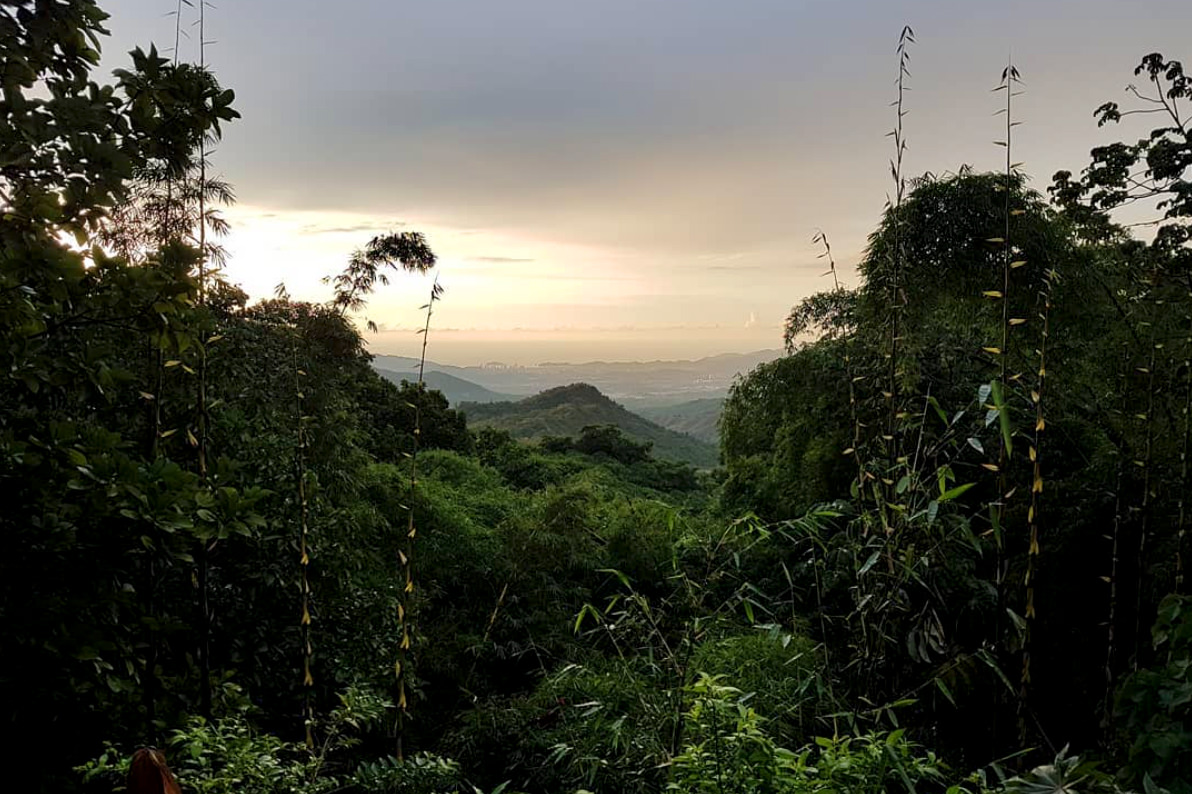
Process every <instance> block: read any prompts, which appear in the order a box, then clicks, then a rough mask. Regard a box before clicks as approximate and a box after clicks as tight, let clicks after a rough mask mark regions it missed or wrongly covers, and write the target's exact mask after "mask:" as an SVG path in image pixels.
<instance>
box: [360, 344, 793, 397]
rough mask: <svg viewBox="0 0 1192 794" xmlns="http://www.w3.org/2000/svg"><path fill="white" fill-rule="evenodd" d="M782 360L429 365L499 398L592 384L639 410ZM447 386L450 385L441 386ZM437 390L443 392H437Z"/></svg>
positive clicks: (719, 389) (716, 389) (714, 392)
mask: <svg viewBox="0 0 1192 794" xmlns="http://www.w3.org/2000/svg"><path fill="white" fill-rule="evenodd" d="M780 355H781V351H778V350H758V351H755V352H753V353H726V354H723V355H718V356H709V357H707V358H701V359H698V360H696V361H631V362H607V361H590V362H587V363H585V364H560V363H547V364H539V365H537V366H533V367H524V366H516V365H507V364H498V363H490V364H484V365H481V366H471V367H455V366H451V365H447V364H438V363H436V362H433V361H428V362H426V371H427V373H428V375H427V382H428V383H431V376H430V374H429V373H442V374H445V375H450V376H452V377H454V378H458V379H460V380H462V381H465V382H467V383H468V384H471V385H473V386H477V387H480V388H483V389H485V390H487V391H489V392H492V393H495V394H499V395H513V396H515V397H516V396H529V395H531V394H537V393H538V392H541V391H544V390H546V389H551V388H554V387H556V386H565V385H567V384H571V383H588V384H591V385H592V386H595V387H596V388H597V389H599V390H600V391H601V392H602V393H603V394H607V395H608V396H609V397H611V398H613V399H614V400H632V401H633V403H634V405H635V407H640V406H647V405H648V406H650V407H663V406H673V405H676V404H678V403H683V402H688V401H690V400H696V399H703V398H720V397H724V396H725V394H727V393H728V389H729V387H730V386H731V385H732V383H733V380H734V379H735V378H736V377H737V376H738V375H742V374H745V373H748V372H749V371H750V370H752V369H753V368H754V367H756V366H757V365H758V364H761V363H764V362H766V361H772V360H773V359H775V358H778V357H779V356H780ZM373 365H374V366H375V367H376V368H377V369H380V370H388V371H389V372H392V373H398V374H400V373H411V372H417V371H418V361H417V359H413V358H406V357H403V356H376V357H375V359H374V361H373ZM440 382H442V383H448V382H447V381H440ZM432 386H433V387H434V388H439V387H438V386H434V385H433V384H432ZM457 386H458V387H459V388H461V389H462V388H463V387H462V385H460V384H451V385H450V386H449V387H448V388H443V389H441V391H442V392H443V393H444V394H445V395H447V399H448V400H451V401H452V403H455V402H457V401H458V402H464V401H468V402H486V401H490V400H486V399H484V398H477V399H474V400H473V399H468V398H463V397H460V398H457V399H453V398H452V392H453V391H455V389H456V387H457Z"/></svg>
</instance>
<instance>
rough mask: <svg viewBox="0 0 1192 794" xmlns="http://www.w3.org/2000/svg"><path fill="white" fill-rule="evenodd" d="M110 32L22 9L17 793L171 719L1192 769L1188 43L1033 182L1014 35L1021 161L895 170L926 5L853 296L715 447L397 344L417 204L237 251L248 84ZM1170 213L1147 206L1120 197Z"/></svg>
mask: <svg viewBox="0 0 1192 794" xmlns="http://www.w3.org/2000/svg"><path fill="white" fill-rule="evenodd" d="M104 18H105V16H104V14H103V12H102V11H101V10H100V9H99V8H98V7H97V6H96V4H95V3H94V2H92V1H91V0H57V2H43V1H42V0H20V1H19V2H14V3H7V4H5V5H4V6H3V7H2V8H0V53H2V68H0V84H2V85H0V87H2V89H3V96H2V99H0V116H2V117H3V123H2V124H0V204H2V210H3V211H2V216H0V372H2V373H3V375H2V377H0V493H3V495H4V499H5V510H4V511H3V512H2V513H0V536H2V537H3V538H4V540H5V544H6V553H5V554H3V555H0V704H2V705H0V709H2V710H3V717H4V724H5V725H6V726H8V728H9V730H7V731H6V732H5V734H6V738H5V740H4V744H3V746H4V751H5V754H6V756H7V757H9V758H11V759H19V761H20V766H21V768H24V769H34V770H37V775H38V776H39V779H38V780H37V781H36V783H37V785H36V786H35V787H34V790H43V791H71V790H83V789H85V790H112V788H113V786H118V785H120V784H121V781H122V780H123V778H124V776H125V775H126V774H127V773H128V770H129V759H130V757H131V754H132V751H133V750H134V749H135V748H137V747H139V746H145V745H152V746H155V747H158V748H160V749H161V750H162V751H163V752H164V753H165V755H166V757H167V758H168V760H169V762H170V764H171V766H172V767H173V769H174V772H175V774H176V775H177V777H178V780H179V783H180V784H181V786H182V788H183V790H184V791H192V790H193V791H206V792H232V791H235V792H299V791H302V792H319V791H326V792H330V791H358V792H456V791H466V792H476V791H491V792H500V791H504V792H507V793H510V792H514V791H523V792H543V794H547V793H555V792H580V791H592V792H613V791H615V792H663V791H674V792H715V793H716V794H727V792H767V793H773V794H779V793H782V794H785V793H788V792H789V793H796V792H797V793H799V794H802V793H803V792H825V793H827V792H843V791H847V792H875V794H876V792H887V791H906V792H916V791H924V792H928V791H948V792H955V794H963V793H964V792H971V793H972V794H977V793H978V792H995V791H996V792H1014V793H1016V794H1043V793H1044V792H1058V791H1080V792H1113V791H1121V790H1125V789H1129V790H1137V791H1145V792H1148V794H1150V793H1151V792H1161V791H1170V792H1186V791H1189V790H1192V789H1189V785H1188V782H1187V781H1188V780H1189V779H1190V778H1192V761H1190V760H1189V759H1190V757H1192V756H1190V755H1189V752H1188V750H1187V747H1188V745H1189V738H1190V737H1192V709H1190V706H1189V704H1190V703H1192V682H1190V681H1189V675H1188V671H1189V669H1190V665H1192V657H1190V653H1192V604H1190V603H1189V601H1188V594H1187V592H1186V589H1187V586H1186V571H1185V562H1186V555H1187V551H1188V550H1187V548H1186V534H1187V532H1186V530H1187V528H1188V524H1189V520H1190V517H1189V513H1188V496H1189V493H1190V490H1192V489H1190V483H1189V469H1188V453H1189V440H1190V429H1189V407H1190V404H1192V403H1190V401H1192V366H1190V364H1189V361H1190V360H1192V250H1190V249H1189V245H1188V243H1189V238H1188V218H1189V217H1192V189H1190V188H1189V182H1188V178H1189V173H1190V171H1189V166H1190V165H1192V149H1190V148H1189V142H1188V127H1187V122H1186V121H1185V110H1186V104H1187V100H1188V99H1189V96H1188V92H1189V85H1188V82H1187V78H1186V77H1185V75H1184V72H1183V68H1182V66H1181V65H1180V64H1179V63H1178V62H1176V61H1171V60H1167V59H1164V58H1163V57H1162V56H1159V55H1150V56H1147V57H1146V58H1145V59H1143V61H1142V63H1141V65H1140V67H1139V72H1138V75H1139V76H1140V77H1142V78H1143V79H1145V81H1146V83H1145V86H1144V87H1142V88H1139V89H1136V92H1135V96H1134V97H1133V99H1134V100H1135V101H1137V102H1141V103H1143V107H1145V108H1147V109H1150V110H1156V109H1157V110H1158V112H1159V113H1160V116H1159V118H1162V119H1164V120H1163V122H1162V125H1161V126H1160V127H1158V128H1156V129H1155V130H1154V131H1152V132H1150V133H1149V135H1148V136H1147V137H1144V138H1142V139H1141V140H1140V141H1139V142H1138V143H1136V144H1118V145H1114V146H1109V147H1104V148H1101V149H1098V150H1095V151H1094V152H1093V153H1092V157H1091V160H1090V165H1089V166H1088V167H1087V168H1086V169H1084V170H1083V171H1081V172H1080V174H1079V175H1073V173H1071V172H1061V173H1059V174H1057V175H1056V176H1055V179H1054V181H1053V184H1052V186H1051V188H1050V189H1049V194H1050V196H1049V197H1045V196H1044V195H1043V194H1040V193H1038V192H1035V191H1033V190H1032V189H1031V188H1030V186H1029V184H1028V183H1027V181H1026V178H1025V177H1024V176H1023V175H1022V174H1021V173H1020V171H1019V170H1018V168H1017V166H1016V164H1015V163H1014V162H1013V160H1012V148H1013V143H1012V136H1011V132H1012V130H1013V128H1014V121H1013V119H1014V116H1013V104H1012V97H1013V96H1015V95H1016V92H1017V91H1018V90H1020V88H1021V84H1020V80H1019V79H1018V74H1017V71H1016V70H1015V69H1014V67H1013V65H1007V67H1006V70H1005V72H1004V73H1003V76H1002V81H1001V83H1000V85H999V90H1001V91H1003V92H1004V94H1003V96H1004V99H1005V103H1006V105H1005V115H1006V119H1005V122H1006V136H1005V140H1004V141H1000V142H999V143H1000V144H1001V145H1002V146H1004V147H1005V149H1006V154H1007V160H1006V163H1007V164H1006V169H1005V171H1004V173H988V174H986V173H975V172H973V171H971V170H969V169H963V168H962V169H960V170H959V171H958V172H956V173H949V174H942V175H930V174H929V175H925V176H923V177H921V178H918V179H904V178H903V176H902V172H901V168H902V152H903V150H904V148H905V146H906V137H905V136H906V133H905V132H904V128H903V116H904V115H905V112H904V110H903V100H904V98H905V97H904V94H903V91H904V89H905V88H906V87H907V86H905V85H904V82H905V81H906V80H908V79H909V71H908V69H907V62H908V59H909V48H910V45H911V43H912V42H913V34H912V33H911V32H910V31H909V29H908V30H907V31H905V32H904V34H903V37H902V40H901V43H900V48H899V64H898V66H899V83H898V101H897V105H898V117H897V126H896V128H895V130H894V133H893V139H894V142H895V147H896V153H895V157H894V159H893V163H892V166H893V169H892V170H893V177H894V180H895V189H894V190H893V191H892V193H891V196H892V198H891V202H890V205H889V207H888V208H887V210H886V212H885V213H884V216H883V218H882V219H881V222H880V224H879V226H878V228H877V230H876V231H875V232H874V234H873V236H872V238H871V240H870V245H869V248H868V251H867V253H866V256H865V258H864V261H863V262H862V263H861V266H860V274H861V277H862V281H861V285H860V286H859V287H858V288H856V289H852V290H850V289H846V288H844V287H842V286H841V285H840V283H839V282H838V281H835V282H834V288H833V289H832V290H831V291H829V292H827V293H825V294H823V295H818V296H813V297H811V298H808V299H807V300H805V301H803V302H802V303H800V304H799V305H797V306H796V307H795V308H794V309H793V311H792V314H791V318H790V322H789V323H788V335H787V342H788V345H789V355H788V356H786V357H784V358H782V359H779V360H777V361H774V362H772V363H769V364H764V365H762V366H761V367H759V368H758V369H756V370H755V371H754V372H752V373H750V374H749V375H747V376H746V377H744V378H742V379H741V380H740V381H739V382H738V383H737V385H736V386H735V387H734V389H733V391H732V393H731V395H730V396H729V398H728V400H727V401H726V404H725V409H724V416H723V419H722V425H721V456H722V461H723V468H722V469H718V470H716V471H714V472H711V473H709V472H707V471H697V470H696V469H694V468H692V467H691V466H689V465H686V464H684V463H677V462H673V461H668V460H663V459H659V458H657V457H655V449H654V448H652V447H651V446H650V444H649V443H647V442H646V441H643V440H641V439H635V438H632V437H629V436H627V435H625V434H624V433H623V432H622V431H620V430H618V429H617V428H616V427H613V426H611V425H609V424H607V423H603V422H592V423H585V424H584V425H583V426H582V427H577V428H575V429H574V432H569V433H567V434H565V435H563V434H553V435H552V434H550V433H545V434H544V433H537V434H536V435H538V436H543V435H545V437H540V438H539V439H538V440H537V441H536V442H535V443H528V442H526V441H523V440H518V439H516V438H514V437H513V436H512V435H510V433H509V432H506V431H503V430H500V429H498V428H495V427H492V426H479V427H476V426H473V427H469V425H468V421H467V414H466V412H460V411H456V410H452V409H451V408H449V407H448V405H447V402H446V400H445V399H444V398H443V397H442V395H441V394H439V393H438V392H435V391H433V390H430V389H428V388H426V385H425V384H424V383H423V382H421V379H418V380H417V381H414V382H410V381H407V382H404V383H400V384H394V383H391V382H390V381H388V380H385V379H384V378H382V377H380V376H379V375H378V374H377V373H376V372H375V371H374V369H373V368H372V366H371V364H370V356H369V354H368V352H367V350H366V349H365V346H364V343H363V340H362V337H361V335H360V333H359V331H358V330H357V327H356V325H355V319H361V313H362V312H365V311H366V310H367V301H368V297H369V295H370V294H371V293H372V292H373V291H374V290H376V289H378V288H381V287H383V286H384V285H385V279H386V273H387V272H389V271H391V270H406V271H412V272H419V273H426V272H428V271H431V270H433V269H434V268H435V267H436V259H435V255H434V253H433V250H432V248H431V245H430V242H429V241H427V240H426V239H425V238H423V237H422V235H421V234H419V233H417V232H413V231H405V232H401V233H397V234H389V235H380V236H378V237H376V238H374V239H372V240H371V241H368V242H367V243H366V244H365V245H364V246H363V247H362V248H361V249H360V250H358V251H356V252H355V253H354V254H351V255H350V256H349V257H348V260H347V265H346V267H345V268H344V269H343V270H342V272H340V273H339V274H338V275H332V276H331V277H330V278H329V281H328V283H329V285H330V287H331V291H332V293H333V297H332V298H331V300H329V301H328V302H327V303H325V304H318V303H310V302H301V301H294V300H292V299H290V298H289V297H288V296H287V295H286V294H285V292H284V289H282V290H279V291H278V294H277V295H275V296H274V297H272V298H268V299H264V300H257V301H255V302H254V301H251V300H250V299H249V297H248V296H247V295H245V294H244V293H243V292H242V291H240V290H239V289H238V288H236V287H235V286H234V285H232V284H229V283H227V282H226V281H224V280H223V279H222V278H221V276H220V274H219V272H218V263H219V257H220V255H221V252H220V249H219V246H218V237H219V234H220V232H221V231H222V230H223V229H224V228H226V226H225V224H224V223H223V222H222V220H221V219H220V217H219V215H218V211H217V210H218V206H219V204H220V202H224V201H230V200H231V199H232V197H233V196H232V193H231V189H230V187H229V186H228V185H226V184H224V183H222V182H221V181H220V180H218V179H213V178H210V177H209V176H208V167H207V166H208V157H209V156H210V152H211V147H213V146H214V144H215V143H216V142H217V141H218V140H219V139H220V136H221V135H222V134H223V131H224V127H225V126H226V125H229V124H230V123H232V122H233V121H234V120H235V119H236V118H237V117H238V112H237V110H235V109H234V107H233V106H234V103H235V95H234V94H233V93H232V91H231V90H229V89H225V88H223V87H222V86H220V84H219V83H218V81H217V80H216V78H215V76H214V74H213V73H212V72H211V71H210V70H209V69H208V68H206V66H205V65H204V64H200V65H195V64H186V63H179V62H177V61H176V60H175V61H172V60H170V59H167V58H164V57H162V56H161V55H160V54H159V53H157V51H156V50H154V49H150V50H149V51H148V52H146V51H143V50H137V51H134V52H133V53H132V54H131V65H130V66H129V67H128V68H126V69H124V70H121V71H118V72H117V73H116V75H115V82H114V83H112V84H107V83H103V82H100V81H99V80H98V79H97V78H96V77H95V74H94V72H95V67H96V64H97V62H98V59H99V45H100V42H101V39H102V36H103V35H104V32H105V31H104V29H103V22H104ZM1130 112H1131V111H1130V110H1129V109H1126V110H1123V109H1121V108H1119V107H1118V106H1117V105H1115V104H1112V103H1110V104H1107V105H1105V106H1103V107H1102V108H1101V109H1100V110H1099V111H1098V115H1099V118H1100V120H1101V121H1102V123H1119V122H1121V123H1127V122H1128V116H1129V114H1130ZM1151 118H1154V117H1153V116H1152V117H1151ZM1145 200H1154V201H1156V202H1157V205H1156V206H1157V212H1158V214H1159V216H1160V217H1159V218H1158V222H1157V226H1156V227H1155V228H1154V232H1155V233H1154V234H1153V235H1152V236H1150V237H1147V238H1145V239H1140V238H1136V237H1134V236H1132V235H1131V234H1130V233H1129V230H1127V229H1125V228H1122V227H1120V226H1118V225H1115V223H1114V220H1113V215H1112V211H1113V210H1114V209H1116V208H1117V207H1119V206H1121V205H1122V204H1124V203H1127V202H1134V201H1145ZM817 241H818V242H819V243H820V244H822V245H823V246H824V250H825V253H826V255H827V257H828V258H829V260H830V261H831V249H830V247H829V244H828V242H827V237H826V235H823V234H821V235H819V236H818V237H817ZM332 267H333V265H332ZM832 271H833V273H835V263H834V262H832ZM430 296H431V297H430V300H429V302H428V304H427V307H426V308H427V315H426V326H425V327H424V328H423V331H422V333H423V342H424V344H427V343H428V342H427V339H428V336H430V335H432V334H433V325H432V323H431V319H432V312H433V309H434V305H435V303H436V301H437V300H439V299H441V298H442V297H443V293H442V290H441V288H440V287H439V285H438V282H437V281H436V282H435V285H434V286H433V287H432V288H431V291H430ZM429 344H433V342H429ZM487 410H490V411H496V412H498V413H499V412H500V411H503V410H506V409H505V408H498V409H487Z"/></svg>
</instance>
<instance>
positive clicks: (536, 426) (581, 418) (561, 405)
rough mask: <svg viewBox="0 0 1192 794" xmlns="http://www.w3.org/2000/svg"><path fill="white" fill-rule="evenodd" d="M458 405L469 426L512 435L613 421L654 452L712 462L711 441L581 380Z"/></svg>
mask: <svg viewBox="0 0 1192 794" xmlns="http://www.w3.org/2000/svg"><path fill="white" fill-rule="evenodd" d="M459 407H460V409H461V410H463V411H464V412H465V413H466V414H467V416H468V424H469V425H471V426H472V427H475V428H479V427H486V426H487V427H495V428H498V429H500V430H504V431H506V432H508V433H509V434H510V435H512V436H513V437H514V438H520V439H534V440H536V439H541V438H544V437H547V436H566V437H576V436H579V435H580V433H581V431H582V430H583V429H584V428H585V427H588V426H591V425H615V426H616V427H618V428H619V429H620V430H621V432H623V433H624V434H625V435H626V436H629V437H630V438H632V439H634V440H636V441H639V442H650V443H651V444H652V445H653V452H654V454H655V455H656V456H657V457H659V458H665V459H670V460H676V461H682V462H685V463H691V464H692V465H695V466H715V465H716V462H717V457H718V453H717V449H716V447H715V446H714V445H712V444H709V443H707V442H705V441H700V440H699V439H697V438H694V437H692V436H689V435H686V434H684V433H677V432H675V431H674V430H668V429H667V428H665V427H662V426H661V425H658V424H655V423H654V422H651V421H650V420H648V419H645V418H643V417H641V416H638V415H637V414H635V413H632V412H630V411H628V410H626V409H625V408H624V407H622V406H621V405H619V404H618V403H616V402H614V401H613V400H610V399H609V398H608V397H606V396H604V395H603V394H601V393H600V391H599V390H598V389H597V388H596V387H595V386H591V385H588V384H586V383H573V384H571V385H570V386H558V387H555V388H553V389H547V390H546V391H544V392H542V393H540V394H536V395H534V396H533V397H527V398H526V399H524V400H519V401H517V402H495V403H487V404H483V405H482V404H479V403H464V404H461V405H460V406H459Z"/></svg>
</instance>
